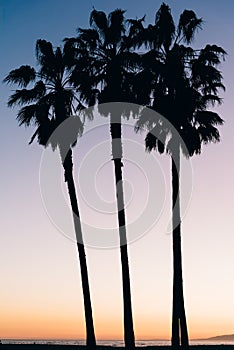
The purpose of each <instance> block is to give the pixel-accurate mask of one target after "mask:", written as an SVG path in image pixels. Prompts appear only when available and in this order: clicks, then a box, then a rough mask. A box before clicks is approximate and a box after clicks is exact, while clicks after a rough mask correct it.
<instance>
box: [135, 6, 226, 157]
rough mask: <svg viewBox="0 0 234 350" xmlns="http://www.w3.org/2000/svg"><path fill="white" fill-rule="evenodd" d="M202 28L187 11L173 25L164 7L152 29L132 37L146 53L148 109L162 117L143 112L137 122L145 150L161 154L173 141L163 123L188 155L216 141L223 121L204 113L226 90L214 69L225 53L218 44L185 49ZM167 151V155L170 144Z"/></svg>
mask: <svg viewBox="0 0 234 350" xmlns="http://www.w3.org/2000/svg"><path fill="white" fill-rule="evenodd" d="M201 24H202V19H199V18H197V16H196V14H195V13H194V12H193V11H191V10H190V11H189V10H185V11H184V12H183V13H182V14H181V16H180V19H179V23H178V25H177V26H175V24H174V21H173V17H172V15H171V12H170V8H169V7H168V6H167V5H165V4H162V5H161V7H160V9H159V11H158V12H157V14H156V18H155V25H149V26H148V27H147V28H145V29H143V30H142V31H141V32H140V33H138V35H137V36H136V37H135V43H138V46H139V45H142V44H145V45H146V47H147V48H148V49H149V50H148V51H147V53H146V54H145V55H144V56H145V57H144V62H146V63H145V65H146V69H145V74H148V71H150V73H151V91H150V96H148V101H149V106H150V107H151V108H153V109H154V110H156V111H157V112H158V113H160V114H161V115H163V116H164V118H165V119H161V120H160V118H156V119H157V120H156V119H154V120H150V119H149V118H148V117H149V116H148V114H147V117H145V116H144V113H143V114H142V116H141V117H140V118H139V121H138V122H137V129H139V128H141V127H144V126H146V127H148V129H149V130H151V133H150V134H148V135H147V137H146V147H147V149H148V150H151V149H153V148H154V149H158V151H159V152H160V153H162V152H164V146H165V142H166V140H167V141H169V140H170V138H171V137H172V130H171V129H170V126H169V124H168V123H167V122H166V120H168V121H169V122H170V123H171V124H172V125H173V126H174V127H175V129H176V131H177V132H178V133H179V135H180V136H181V137H182V139H183V141H184V144H185V146H186V147H184V146H183V143H181V147H182V151H183V153H184V154H185V155H186V156H192V155H193V154H194V153H200V152H201V145H202V143H207V142H210V141H213V142H216V141H219V132H218V129H217V128H216V126H217V125H219V124H222V123H223V120H222V119H221V118H220V117H219V115H218V114H217V113H214V112H212V111H208V110H207V108H208V107H209V106H210V105H212V106H213V105H214V104H215V103H216V102H217V103H218V104H220V103H221V102H222V100H221V99H220V97H219V96H218V92H219V89H220V88H221V89H223V90H224V85H223V84H222V74H221V73H220V71H219V70H218V69H217V67H216V66H217V65H218V64H219V63H220V61H221V58H224V56H225V54H226V52H225V51H224V50H223V49H222V48H221V47H218V46H216V45H206V46H205V48H203V49H201V50H195V49H192V48H191V47H190V46H189V44H191V42H192V41H193V38H194V35H195V32H196V30H197V29H199V28H201ZM135 45H136V44H135ZM157 135H158V137H157ZM168 136H169V138H168ZM165 149H166V151H168V152H170V142H168V143H167V147H166V148H165Z"/></svg>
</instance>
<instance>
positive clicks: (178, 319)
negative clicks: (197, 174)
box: [171, 145, 189, 349]
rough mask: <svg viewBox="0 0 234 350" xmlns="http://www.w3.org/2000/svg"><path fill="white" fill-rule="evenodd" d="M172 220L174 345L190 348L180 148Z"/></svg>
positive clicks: (175, 164)
mask: <svg viewBox="0 0 234 350" xmlns="http://www.w3.org/2000/svg"><path fill="white" fill-rule="evenodd" d="M171 159H172V222H173V305H172V347H173V348H174V349H179V348H180V342H181V346H182V349H188V347H189V340H188V331H187V323H186V315H185V307H184V294H183V277H182V256H181V217H180V148H179V145H178V147H177V149H175V150H174V151H173V154H172V158H171Z"/></svg>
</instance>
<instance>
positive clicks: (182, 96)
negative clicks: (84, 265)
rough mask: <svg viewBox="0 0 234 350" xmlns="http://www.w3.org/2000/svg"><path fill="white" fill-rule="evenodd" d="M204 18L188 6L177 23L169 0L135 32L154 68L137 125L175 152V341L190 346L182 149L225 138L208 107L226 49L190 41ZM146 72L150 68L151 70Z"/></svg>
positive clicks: (155, 144) (150, 143)
mask: <svg viewBox="0 0 234 350" xmlns="http://www.w3.org/2000/svg"><path fill="white" fill-rule="evenodd" d="M201 24H202V19H200V18H197V16H196V14H195V13H194V12H193V11H188V10H185V11H184V12H183V13H182V14H181V15H180V18H179V23H178V25H177V27H176V26H175V24H174V20H173V17H172V15H171V11H170V8H169V7H168V6H167V5H165V4H164V3H163V4H162V5H161V7H160V9H159V10H158V12H157V13H156V18H155V24H154V25H149V26H148V27H147V28H144V29H142V30H141V31H140V32H138V33H137V35H136V36H135V39H134V40H135V45H138V47H140V46H141V45H143V44H144V45H145V46H146V47H147V48H148V49H149V50H148V52H146V53H145V54H144V56H145V62H146V67H145V72H146V73H147V74H148V72H150V73H151V87H152V89H151V92H150V96H149V100H151V103H150V104H149V107H150V108H152V109H153V110H154V111H156V112H158V113H159V114H157V116H155V114H151V113H146V111H145V110H143V112H142V113H141V116H140V118H139V120H138V121H137V124H136V130H137V131H138V130H140V129H142V128H144V127H147V128H148V130H149V132H148V134H147V136H146V139H145V144H146V149H147V150H148V151H152V150H153V149H154V150H157V151H158V152H159V153H164V152H166V153H169V154H170V156H171V174H172V222H173V271H174V273H173V310H172V346H173V348H175V349H177V348H179V347H180V342H181V345H182V348H183V349H187V348H188V346H189V340H188V330H187V322H186V314H185V306H184V293H183V278H182V252H181V216H180V153H181V151H182V153H183V154H184V155H185V156H186V157H192V156H193V155H194V154H200V153H201V147H202V144H206V143H208V142H218V141H220V135H219V131H218V129H217V126H218V125H222V124H223V120H222V119H221V118H220V116H219V115H218V114H217V113H215V112H212V111H210V110H208V108H209V106H210V105H211V106H214V104H215V103H218V104H220V103H221V99H220V97H219V96H218V92H219V89H220V88H221V89H224V86H223V84H222V75H221V73H220V71H219V70H218V69H217V65H218V64H219V63H220V59H221V58H224V55H225V54H226V52H225V51H224V50H223V49H222V48H221V47H218V46H216V45H206V46H205V47H204V48H203V49H200V50H195V49H192V48H191V47H190V46H189V45H190V44H191V42H192V41H193V38H194V35H195V33H196V30H197V29H199V28H201ZM146 73H145V74H146Z"/></svg>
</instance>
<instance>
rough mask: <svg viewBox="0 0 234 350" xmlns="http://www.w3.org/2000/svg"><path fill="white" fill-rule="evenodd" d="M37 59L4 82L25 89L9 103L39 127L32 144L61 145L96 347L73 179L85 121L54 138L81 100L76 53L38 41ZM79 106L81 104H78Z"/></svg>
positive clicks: (22, 119)
mask: <svg viewBox="0 0 234 350" xmlns="http://www.w3.org/2000/svg"><path fill="white" fill-rule="evenodd" d="M36 58H37V62H38V64H39V69H38V71H36V70H35V69H34V68H33V67H30V66H28V65H24V66H21V67H20V68H18V69H15V70H12V71H11V72H10V73H9V74H8V75H7V76H6V78H5V79H4V82H6V83H11V84H13V83H14V84H18V86H19V87H20V88H21V89H20V90H16V91H15V92H14V93H13V94H12V95H11V96H10V98H9V101H8V106H9V107H12V106H15V105H18V106H20V107H21V108H20V110H19V111H18V114H17V120H18V122H19V125H20V126H21V125H25V126H27V127H28V126H30V125H36V126H37V129H36V131H35V133H34V134H33V136H32V139H31V141H30V143H32V142H33V140H34V139H35V137H37V140H38V142H39V144H40V145H42V146H45V147H46V146H47V145H48V144H50V145H51V146H52V148H53V150H55V148H57V147H58V149H59V152H60V156H61V160H62V165H63V168H64V176H65V182H66V183H67V189H68V193H69V198H70V203H71V208H72V212H73V220H74V227H75V232H76V237H77V247H78V253H79V260H80V269H81V279H82V287H83V298H84V309H85V320H86V336H87V339H86V340H87V346H89V347H95V346H96V340H95V334H94V326H93V317H92V307H91V299H90V290H89V281H88V271H87V263H86V255H85V249H84V244H83V237H82V229H81V222H80V213H79V208H78V202H77V197H76V190H75V184H74V179H73V162H72V146H73V145H74V143H75V142H76V139H77V137H78V136H80V135H81V134H82V131H83V124H82V122H81V121H80V119H79V117H76V118H75V119H74V120H73V122H72V137H70V136H71V135H60V136H58V137H52V138H50V136H51V135H52V133H53V132H54V131H55V130H56V129H57V127H58V126H59V125H60V124H61V123H62V122H64V121H65V120H66V119H68V118H69V117H70V116H71V115H72V113H73V112H74V111H76V108H75V107H76V105H77V104H78V102H79V100H78V98H77V96H76V94H75V92H74V89H72V85H71V83H70V78H71V72H72V66H73V64H74V63H75V60H74V56H73V53H72V51H71V50H70V48H69V47H67V46H66V45H64V47H63V49H61V48H59V47H58V48H57V49H53V47H52V44H51V43H50V42H47V41H45V40H38V41H37V43H36ZM78 107H79V104H78Z"/></svg>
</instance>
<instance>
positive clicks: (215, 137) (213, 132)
mask: <svg viewBox="0 0 234 350" xmlns="http://www.w3.org/2000/svg"><path fill="white" fill-rule="evenodd" d="M198 132H199V135H200V139H201V142H203V143H205V144H207V143H209V142H214V143H215V142H219V141H220V134H219V130H218V129H217V128H216V127H215V126H213V125H211V124H209V125H206V126H204V125H201V126H199V128H198Z"/></svg>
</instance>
